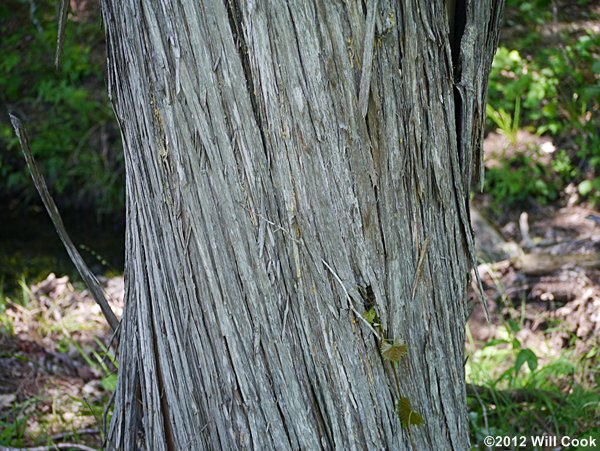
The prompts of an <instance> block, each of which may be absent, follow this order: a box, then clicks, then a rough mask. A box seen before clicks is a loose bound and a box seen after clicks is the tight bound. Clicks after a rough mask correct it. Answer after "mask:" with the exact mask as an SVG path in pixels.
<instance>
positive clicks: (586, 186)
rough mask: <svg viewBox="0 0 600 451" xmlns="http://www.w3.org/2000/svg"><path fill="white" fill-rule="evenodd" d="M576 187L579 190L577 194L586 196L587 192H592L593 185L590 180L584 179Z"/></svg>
mask: <svg viewBox="0 0 600 451" xmlns="http://www.w3.org/2000/svg"><path fill="white" fill-rule="evenodd" d="M577 189H578V190H579V194H581V195H582V196H587V195H588V194H590V193H591V192H592V189H594V187H593V185H592V182H591V181H589V180H584V181H583V182H581V183H580V184H579V186H578V187H577Z"/></svg>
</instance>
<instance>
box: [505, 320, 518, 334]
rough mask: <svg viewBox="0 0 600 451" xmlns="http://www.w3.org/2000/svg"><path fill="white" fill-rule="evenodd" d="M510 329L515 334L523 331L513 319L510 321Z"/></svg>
mask: <svg viewBox="0 0 600 451" xmlns="http://www.w3.org/2000/svg"><path fill="white" fill-rule="evenodd" d="M508 327H509V328H510V330H512V331H513V332H519V330H521V326H519V323H518V322H516V321H515V320H512V319H509V320H508Z"/></svg>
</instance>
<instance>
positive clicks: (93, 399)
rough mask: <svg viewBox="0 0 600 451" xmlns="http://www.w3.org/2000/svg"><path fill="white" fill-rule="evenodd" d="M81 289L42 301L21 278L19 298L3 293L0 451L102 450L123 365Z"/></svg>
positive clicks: (0, 302) (0, 304)
mask: <svg viewBox="0 0 600 451" xmlns="http://www.w3.org/2000/svg"><path fill="white" fill-rule="evenodd" d="M0 287H1V285H0ZM82 288H83V287H77V289H73V287H69V286H68V288H67V289H65V290H63V291H62V292H61V291H53V292H52V294H43V295H41V294H40V293H37V294H36V293H35V292H34V290H32V288H31V286H30V285H29V283H28V282H27V280H26V279H25V278H24V277H22V278H21V279H20V282H19V290H17V291H14V292H12V293H11V294H10V295H8V294H7V293H6V292H3V291H1V290H0V342H1V343H2V346H1V347H2V350H1V352H0V379H2V380H5V381H8V383H7V385H6V386H5V387H3V389H2V393H0V394H1V395H2V396H1V397H0V447H2V446H11V447H26V446H32V445H36V446H47V447H49V448H48V449H54V445H57V444H59V443H61V442H65V441H67V442H70V443H79V444H89V445H93V446H94V447H97V446H98V445H99V444H100V443H101V442H102V439H103V436H104V435H103V434H104V430H105V424H108V422H109V421H110V417H111V411H110V410H108V411H105V408H106V406H107V404H108V402H109V399H110V397H111V395H112V393H113V392H114V391H115V389H116V383H117V369H118V363H117V361H116V358H115V356H114V353H113V351H112V350H110V349H108V347H107V340H106V338H105V337H104V334H105V332H104V330H103V327H104V321H103V320H102V318H101V315H100V313H99V312H97V311H96V309H95V304H93V302H91V300H86V301H85V302H84V301H83V300H82V299H81V295H80V293H81V289H82ZM57 293H58V294H57ZM100 337H104V338H103V339H100ZM18 378H22V379H23V380H27V381H29V382H27V383H26V384H25V385H23V384H22V383H18V382H17V380H18ZM90 431H92V432H90Z"/></svg>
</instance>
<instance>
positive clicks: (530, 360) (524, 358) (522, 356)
mask: <svg viewBox="0 0 600 451" xmlns="http://www.w3.org/2000/svg"><path fill="white" fill-rule="evenodd" d="M525 362H527V366H528V367H529V369H530V370H531V371H534V370H535V369H536V368H537V365H538V360H537V356H536V355H535V353H534V352H533V351H532V350H531V349H527V348H526V349H521V351H519V353H518V354H517V360H516V361H515V373H518V372H519V370H520V369H521V367H522V366H523V364H524V363H525Z"/></svg>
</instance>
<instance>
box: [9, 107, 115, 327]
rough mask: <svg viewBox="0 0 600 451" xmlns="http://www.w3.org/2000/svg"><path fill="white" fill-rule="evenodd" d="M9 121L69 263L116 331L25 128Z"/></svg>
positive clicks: (101, 294) (14, 120)
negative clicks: (32, 151) (54, 197)
mask: <svg viewBox="0 0 600 451" xmlns="http://www.w3.org/2000/svg"><path fill="white" fill-rule="evenodd" d="M10 121H11V122H12V126H13V128H14V129H15V132H16V134H17V137H18V138H19V142H20V143H21V149H22V150H23V154H24V155H25V160H26V161H27V165H28V166H29V171H30V172H31V178H32V179H33V183H34V184H35V187H36V189H37V191H38V193H39V194H40V197H41V198H42V202H44V205H45V207H46V210H47V211H48V214H49V215H50V219H52V222H53V223H54V227H55V228H56V232H57V233H58V236H59V237H60V239H61V241H62V242H63V244H64V245H65V248H66V249H67V252H68V253H69V257H71V261H72V262H73V264H74V265H75V267H76V268H77V271H78V272H79V274H80V275H81V278H82V279H83V281H84V282H85V284H86V286H87V287H88V289H89V290H90V293H92V297H93V298H94V300H95V301H96V302H97V303H98V305H99V306H100V310H102V313H103V314H104V317H105V318H106V320H107V321H108V324H109V326H110V328H111V329H112V330H113V331H116V330H117V327H119V321H118V320H117V317H116V316H115V314H114V312H113V311H112V310H111V308H110V305H109V304H108V301H107V300H106V297H105V296H104V293H103V292H102V288H101V287H100V283H99V282H98V279H96V276H94V274H93V273H92V272H91V271H90V269H89V268H88V267H87V265H86V264H85V261H84V260H83V258H82V257H81V255H80V254H79V252H78V251H77V248H76V247H75V245H74V244H73V241H71V238H70V237H69V234H68V233H67V230H66V229H65V225H64V224H63V220H62V218H61V216H60V213H59V212H58V208H57V207H56V203H55V202H54V199H52V196H51V195H50V193H49V191H48V187H47V185H46V181H45V180H44V176H43V175H42V173H41V172H40V170H39V168H38V166H37V164H36V162H35V160H34V159H33V154H32V153H31V148H30V147H29V139H28V138H27V132H26V131H25V128H24V127H23V125H22V124H21V121H20V120H19V118H17V117H16V116H14V115H12V114H10Z"/></svg>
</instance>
